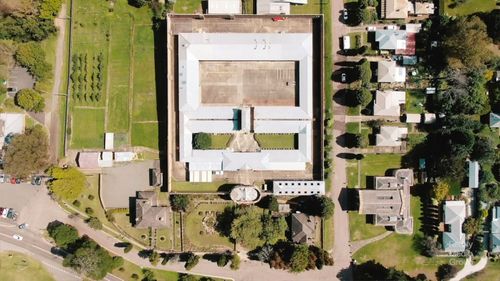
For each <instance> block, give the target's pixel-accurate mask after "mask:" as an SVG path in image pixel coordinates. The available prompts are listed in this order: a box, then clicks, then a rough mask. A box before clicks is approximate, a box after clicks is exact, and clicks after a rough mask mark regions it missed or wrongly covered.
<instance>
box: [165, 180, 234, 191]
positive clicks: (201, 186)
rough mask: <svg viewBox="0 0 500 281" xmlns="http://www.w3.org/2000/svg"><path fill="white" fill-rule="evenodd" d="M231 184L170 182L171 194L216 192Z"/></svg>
mask: <svg viewBox="0 0 500 281" xmlns="http://www.w3.org/2000/svg"><path fill="white" fill-rule="evenodd" d="M230 185H232V184H230V183H227V182H225V181H214V182H187V181H172V191H173V192H217V191H219V189H221V188H224V186H230Z"/></svg>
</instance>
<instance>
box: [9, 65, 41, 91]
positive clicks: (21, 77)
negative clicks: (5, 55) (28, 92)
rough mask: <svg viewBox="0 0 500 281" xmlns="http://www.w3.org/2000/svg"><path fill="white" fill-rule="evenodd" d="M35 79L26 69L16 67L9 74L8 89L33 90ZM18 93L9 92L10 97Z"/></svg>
mask: <svg viewBox="0 0 500 281" xmlns="http://www.w3.org/2000/svg"><path fill="white" fill-rule="evenodd" d="M34 85H35V79H33V76H31V74H29V72H28V71H27V70H26V68H23V67H19V66H16V67H14V68H12V70H11V71H10V73H9V81H8V85H7V87H9V88H16V89H17V91H19V90H21V89H33V86H34ZM15 94H16V92H9V95H10V96H14V95H15Z"/></svg>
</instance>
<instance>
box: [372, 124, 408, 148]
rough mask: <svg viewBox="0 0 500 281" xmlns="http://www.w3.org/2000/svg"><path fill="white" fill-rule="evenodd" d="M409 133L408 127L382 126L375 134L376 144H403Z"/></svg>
mask: <svg viewBox="0 0 500 281" xmlns="http://www.w3.org/2000/svg"><path fill="white" fill-rule="evenodd" d="M407 135H408V128H407V127H396V126H381V127H380V132H379V133H378V134H376V135H375V145H376V146H401V145H402V144H403V140H404V138H406V136H407Z"/></svg>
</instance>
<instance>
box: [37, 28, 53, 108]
mask: <svg viewBox="0 0 500 281" xmlns="http://www.w3.org/2000/svg"><path fill="white" fill-rule="evenodd" d="M56 44H57V35H56V34H53V35H51V36H49V37H48V38H47V39H45V40H43V41H41V42H40V47H41V48H42V49H43V50H44V51H45V61H46V62H47V63H49V64H50V65H51V67H52V75H51V76H50V77H49V78H47V79H45V80H42V81H37V82H36V86H35V88H36V89H37V90H40V91H42V93H43V94H44V96H45V98H46V99H47V101H48V100H50V99H51V98H52V96H49V95H50V93H52V84H53V83H54V74H53V73H54V66H55V64H56ZM54 98H57V97H54ZM47 101H46V102H45V103H46V104H47V103H48V102H47Z"/></svg>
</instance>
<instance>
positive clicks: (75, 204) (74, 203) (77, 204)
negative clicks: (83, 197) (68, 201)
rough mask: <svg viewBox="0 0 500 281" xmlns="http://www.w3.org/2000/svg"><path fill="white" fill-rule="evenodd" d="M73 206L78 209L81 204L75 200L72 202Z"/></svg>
mask: <svg viewBox="0 0 500 281" xmlns="http://www.w3.org/2000/svg"><path fill="white" fill-rule="evenodd" d="M73 205H74V206H75V207H77V208H78V207H80V205H81V203H80V201H78V200H75V201H73Z"/></svg>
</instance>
